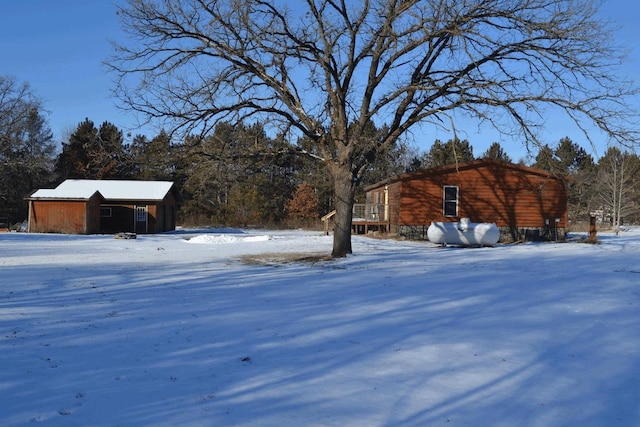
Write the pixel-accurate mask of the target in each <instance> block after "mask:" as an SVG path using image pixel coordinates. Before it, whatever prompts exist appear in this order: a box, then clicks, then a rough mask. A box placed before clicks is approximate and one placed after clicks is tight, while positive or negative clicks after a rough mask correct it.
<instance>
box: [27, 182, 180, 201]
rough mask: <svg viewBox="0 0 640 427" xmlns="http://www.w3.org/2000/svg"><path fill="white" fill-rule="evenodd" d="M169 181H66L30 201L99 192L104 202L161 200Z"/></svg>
mask: <svg viewBox="0 0 640 427" xmlns="http://www.w3.org/2000/svg"><path fill="white" fill-rule="evenodd" d="M172 187H173V182H170V181H131V180H94V179H67V180H66V181H64V182H63V183H62V184H60V185H58V186H57V187H56V188H54V189H41V190H38V191H36V192H35V193H33V194H32V195H31V197H30V198H31V199H82V200H86V199H89V198H91V197H92V196H93V195H94V194H95V193H96V192H99V193H100V194H101V195H102V197H103V198H104V199H105V200H162V199H164V198H165V197H166V195H167V193H169V191H171V188H172Z"/></svg>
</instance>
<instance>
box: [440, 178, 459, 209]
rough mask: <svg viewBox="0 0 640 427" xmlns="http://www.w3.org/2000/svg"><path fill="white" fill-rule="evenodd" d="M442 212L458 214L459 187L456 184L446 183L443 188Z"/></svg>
mask: <svg viewBox="0 0 640 427" xmlns="http://www.w3.org/2000/svg"><path fill="white" fill-rule="evenodd" d="M442 214H443V215H444V216H449V217H451V216H458V187H457V186H455V185H445V186H444V188H443V200H442Z"/></svg>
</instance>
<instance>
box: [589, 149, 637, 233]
mask: <svg viewBox="0 0 640 427" xmlns="http://www.w3.org/2000/svg"><path fill="white" fill-rule="evenodd" d="M599 166H600V174H599V179H598V183H599V187H600V189H599V190H600V191H599V193H598V194H599V196H600V202H601V206H602V212H603V217H609V216H610V218H611V223H612V225H613V230H614V232H615V234H616V235H617V234H618V233H620V226H621V225H622V221H623V220H624V219H625V218H626V217H628V216H631V215H633V214H635V213H637V212H638V210H639V207H638V193H639V190H638V174H639V173H640V159H639V158H638V156H637V155H635V154H632V153H629V152H628V151H622V150H620V149H619V148H617V147H611V148H609V150H608V151H607V153H606V154H605V155H604V156H603V157H602V159H600V163H599ZM603 219H604V218H603Z"/></svg>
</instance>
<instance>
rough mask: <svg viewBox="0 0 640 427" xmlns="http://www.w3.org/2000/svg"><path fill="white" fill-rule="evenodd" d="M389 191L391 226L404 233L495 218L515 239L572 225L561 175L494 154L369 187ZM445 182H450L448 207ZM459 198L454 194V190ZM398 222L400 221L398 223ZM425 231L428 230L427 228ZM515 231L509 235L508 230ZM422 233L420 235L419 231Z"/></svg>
mask: <svg viewBox="0 0 640 427" xmlns="http://www.w3.org/2000/svg"><path fill="white" fill-rule="evenodd" d="M385 187H386V188H387V191H389V202H390V204H395V206H390V208H389V210H390V212H397V216H395V217H394V216H393V215H391V218H390V219H392V221H391V224H392V226H391V229H392V230H394V229H395V230H397V232H398V233H400V234H402V233H403V231H402V230H408V229H410V228H412V231H410V232H409V234H414V235H415V234H418V235H420V234H424V233H421V232H420V230H418V229H424V228H425V227H428V226H429V225H430V224H431V222H432V221H433V222H439V221H445V222H446V221H453V222H455V221H459V220H460V218H470V220H471V221H472V222H489V223H495V224H496V225H497V226H498V227H500V228H501V230H502V231H503V235H504V238H503V240H516V239H519V238H521V236H520V234H522V233H525V232H526V230H528V229H534V230H537V232H538V233H540V234H544V233H545V232H548V231H549V229H550V228H553V229H554V230H555V232H556V236H557V234H558V233H557V230H558V229H560V230H562V231H563V232H564V230H565V229H566V226H567V189H566V185H565V182H564V180H563V179H562V178H561V177H556V176H553V175H550V174H549V173H547V172H545V171H541V170H538V169H534V168H529V167H526V166H521V165H514V164H511V163H505V162H499V161H494V160H487V159H484V160H477V161H473V162H469V163H464V164H460V165H458V167H457V168H456V167H455V166H449V167H441V168H434V169H429V170H425V171H419V172H414V173H410V174H404V175H400V176H398V177H396V178H392V179H390V180H388V181H387V182H384V183H381V184H379V185H377V184H376V185H374V186H371V187H369V191H374V192H375V191H381V189H382V188H385ZM445 187H449V190H450V191H448V192H449V197H450V198H451V200H449V201H448V203H447V205H448V206H447V209H448V212H445V206H444V201H445V194H444V193H445ZM452 195H453V196H455V198H452V197H453V196H452ZM394 226H395V227H394ZM423 231H424V230H423ZM508 234H510V235H511V236H510V239H509V238H508V237H509V236H507V235H508ZM418 237H419V236H418Z"/></svg>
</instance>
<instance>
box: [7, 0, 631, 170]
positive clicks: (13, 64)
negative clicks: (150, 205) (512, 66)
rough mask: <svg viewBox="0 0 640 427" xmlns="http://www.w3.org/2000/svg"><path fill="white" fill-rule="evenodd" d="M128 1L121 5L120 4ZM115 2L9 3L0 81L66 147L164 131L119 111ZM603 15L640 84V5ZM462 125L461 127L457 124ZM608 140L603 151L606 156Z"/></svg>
mask: <svg viewBox="0 0 640 427" xmlns="http://www.w3.org/2000/svg"><path fill="white" fill-rule="evenodd" d="M117 1H121V0H117ZM115 3H116V2H114V1H111V0H56V1H52V0H5V1H4V2H3V5H2V10H1V13H0V52H2V56H1V60H0V75H13V76H15V77H16V78H17V79H18V81H20V82H28V83H29V84H30V85H31V87H32V90H33V91H34V92H35V94H36V95H37V96H39V97H40V98H41V99H42V100H43V103H44V106H45V108H46V109H47V110H48V111H49V115H48V119H49V124H50V126H51V129H52V131H53V132H54V135H55V137H56V139H57V140H58V141H60V140H63V139H65V138H66V137H67V136H68V135H69V134H70V133H71V132H73V130H74V129H75V128H76V127H77V125H78V123H80V122H81V121H82V120H84V119H85V117H88V118H89V119H91V120H93V121H94V122H95V123H96V125H99V124H100V123H102V122H103V121H105V120H106V121H110V122H112V123H114V124H115V125H117V126H118V127H120V128H121V129H123V130H124V132H125V134H126V133H128V132H131V133H132V134H134V135H135V134H136V133H144V134H147V135H148V136H151V137H152V136H154V135H155V134H156V133H157V130H158V129H155V128H145V129H141V130H137V129H136V126H137V120H136V117H135V116H133V115H132V114H131V113H124V112H122V111H121V110H119V109H118V108H117V107H116V100H115V99H113V98H112V96H111V92H110V91H111V89H112V87H113V83H112V79H113V76H112V75H109V74H108V73H107V72H106V69H105V67H104V66H103V65H102V62H103V61H104V60H105V59H106V58H107V57H108V56H109V54H110V52H111V48H110V45H109V40H110V39H122V35H123V32H122V30H121V28H120V25H119V22H118V19H117V16H116V14H115V9H116V8H115V5H114V4H115ZM602 13H603V16H604V17H605V18H607V19H612V20H615V21H617V22H618V23H619V25H620V26H621V29H620V31H619V32H618V37H619V42H620V43H623V44H624V45H626V46H628V47H629V48H631V49H632V52H631V54H630V56H629V58H628V63H627V64H626V70H627V72H628V73H629V76H630V77H631V78H633V79H635V80H636V81H638V82H639V83H640V31H639V30H638V27H637V25H638V24H637V18H638V16H639V15H640V4H639V3H636V2H630V1H629V0H608V1H605V4H604V6H603V8H602ZM457 126H459V125H457ZM460 136H461V137H463V138H466V139H468V140H469V142H470V143H471V144H472V145H473V147H474V153H475V154H476V155H479V154H480V153H482V152H483V151H484V150H485V149H486V148H487V147H488V146H489V145H490V144H491V142H493V141H496V140H497V141H499V142H500V143H501V144H502V145H503V147H504V148H505V149H506V151H507V152H508V153H509V155H510V156H511V157H512V158H514V160H518V159H520V158H521V157H523V156H524V155H525V154H526V152H525V150H524V149H523V147H522V146H521V145H520V144H519V143H510V142H509V141H502V140H500V139H499V137H497V136H495V135H492V134H490V133H488V132H482V133H476V132H475V131H474V130H472V129H469V130H467V132H466V133H464V134H461V135H460ZM564 136H569V137H570V138H571V139H572V140H573V141H574V142H577V143H579V144H580V145H582V146H584V147H585V148H587V149H590V147H588V146H587V142H586V140H585V139H584V136H582V135H581V134H580V133H579V132H578V131H577V130H576V129H573V128H572V127H570V126H566V125H565V124H562V122H557V124H553V122H551V121H550V126H549V128H548V129H546V132H545V134H543V138H545V142H547V143H549V144H550V145H555V144H556V143H557V141H558V140H559V139H560V138H562V137H564ZM415 137H416V146H418V147H419V148H420V149H423V150H427V149H428V148H429V145H430V144H431V143H432V142H433V140H434V139H436V138H439V139H441V140H447V139H449V138H450V137H451V135H449V134H446V133H443V132H440V133H429V134H425V135H415ZM605 143H606V141H604V138H601V141H600V144H598V146H597V147H596V149H595V152H594V154H595V155H596V157H597V156H598V155H600V154H602V151H603V150H604V145H605Z"/></svg>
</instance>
